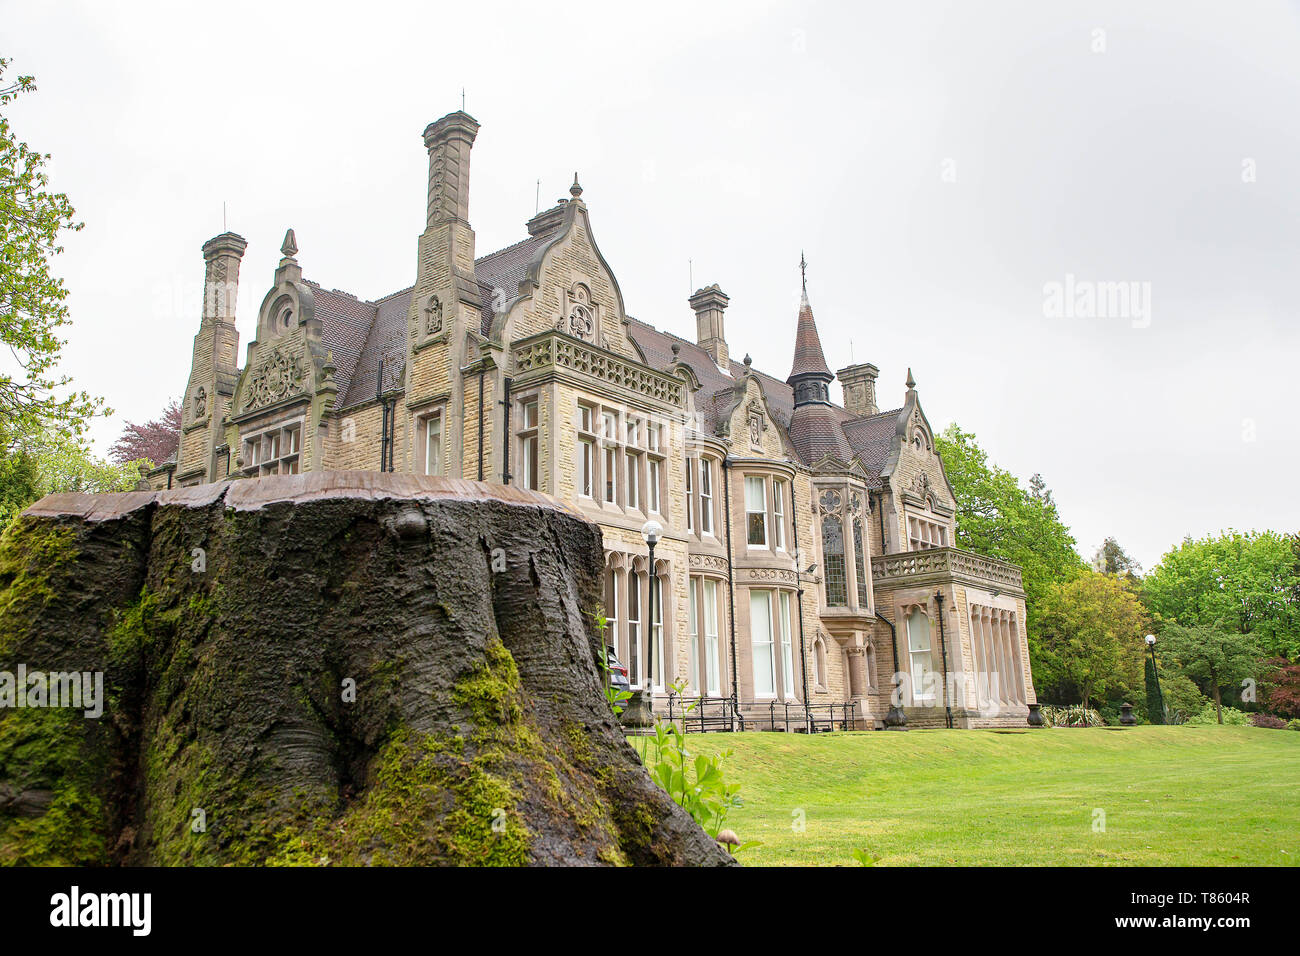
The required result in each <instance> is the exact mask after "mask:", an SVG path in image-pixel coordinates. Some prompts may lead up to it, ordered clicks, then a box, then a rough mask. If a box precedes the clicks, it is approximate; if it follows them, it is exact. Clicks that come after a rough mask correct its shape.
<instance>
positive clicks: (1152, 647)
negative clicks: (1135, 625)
mask: <svg viewBox="0 0 1300 956" xmlns="http://www.w3.org/2000/svg"><path fill="white" fill-rule="evenodd" d="M1146 642H1147V650H1148V651H1150V652H1151V674H1152V676H1153V677H1155V682H1156V701H1157V702H1158V703H1159V705H1160V716H1161V718H1162V719H1163V720H1164V722H1166V723H1168V721H1169V713H1168V711H1167V710H1165V694H1164V691H1162V690H1161V689H1160V665H1159V664H1158V663H1156V636H1155V635H1154V634H1148V635H1147V636H1146Z"/></svg>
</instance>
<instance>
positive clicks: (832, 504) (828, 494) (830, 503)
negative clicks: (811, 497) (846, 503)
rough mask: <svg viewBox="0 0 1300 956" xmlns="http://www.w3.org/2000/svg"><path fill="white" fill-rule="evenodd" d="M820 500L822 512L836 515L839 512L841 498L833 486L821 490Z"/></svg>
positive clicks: (841, 502)
mask: <svg viewBox="0 0 1300 956" xmlns="http://www.w3.org/2000/svg"><path fill="white" fill-rule="evenodd" d="M820 501H821V508H822V513H823V514H832V515H837V514H839V513H840V505H841V504H843V498H842V497H841V496H840V493H839V492H838V491H836V490H835V489H834V488H827V489H826V490H825V491H823V492H822V494H821V499H820Z"/></svg>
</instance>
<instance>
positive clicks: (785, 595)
mask: <svg viewBox="0 0 1300 956" xmlns="http://www.w3.org/2000/svg"><path fill="white" fill-rule="evenodd" d="M777 600H778V602H779V604H780V612H781V616H780V621H781V692H782V693H781V696H782V698H783V699H784V700H794V699H795V697H796V696H797V695H796V694H795V692H794V640H793V636H792V634H791V628H792V625H791V612H790V592H789V591H779V592H777Z"/></svg>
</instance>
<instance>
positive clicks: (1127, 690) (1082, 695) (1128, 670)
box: [1034, 571, 1150, 705]
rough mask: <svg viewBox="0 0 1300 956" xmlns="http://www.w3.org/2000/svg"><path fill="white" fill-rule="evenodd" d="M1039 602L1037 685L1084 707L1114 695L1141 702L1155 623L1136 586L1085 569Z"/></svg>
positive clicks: (1058, 584)
mask: <svg viewBox="0 0 1300 956" xmlns="http://www.w3.org/2000/svg"><path fill="white" fill-rule="evenodd" d="M1040 601H1041V607H1040V609H1039V615H1040V628H1041V631H1040V634H1039V653H1038V660H1037V661H1035V662H1034V667H1035V672H1034V680H1035V683H1037V684H1039V685H1040V686H1042V687H1045V688H1046V687H1051V688H1053V689H1055V690H1056V691H1057V693H1060V694H1063V695H1064V694H1073V695H1077V696H1078V699H1079V701H1080V702H1081V703H1083V704H1085V705H1086V704H1087V703H1088V702H1089V701H1092V700H1099V701H1100V700H1105V699H1107V698H1108V697H1110V696H1112V695H1114V694H1118V695H1119V696H1124V697H1128V698H1129V699H1131V700H1136V699H1140V697H1141V696H1142V695H1140V694H1139V689H1140V688H1141V687H1142V684H1143V675H1142V667H1143V653H1144V652H1145V650H1146V644H1145V642H1144V638H1145V637H1146V633H1147V629H1148V626H1149V624H1150V619H1149V618H1148V616H1147V613H1146V609H1145V608H1143V606H1142V603H1141V602H1140V601H1139V600H1138V599H1137V595H1136V594H1134V592H1133V591H1132V589H1131V588H1128V587H1125V586H1124V583H1123V582H1122V581H1121V580H1119V579H1118V578H1116V577H1113V576H1111V575H1107V574H1101V573H1099V572H1096V571H1084V572H1083V573H1081V574H1080V575H1078V576H1077V577H1074V578H1071V579H1070V580H1068V581H1063V582H1060V583H1056V584H1053V585H1051V586H1050V587H1049V588H1048V589H1047V591H1046V593H1045V594H1044V595H1043V596H1042V597H1041V598H1040Z"/></svg>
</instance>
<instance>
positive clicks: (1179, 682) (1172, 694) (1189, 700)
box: [1160, 673, 1210, 724]
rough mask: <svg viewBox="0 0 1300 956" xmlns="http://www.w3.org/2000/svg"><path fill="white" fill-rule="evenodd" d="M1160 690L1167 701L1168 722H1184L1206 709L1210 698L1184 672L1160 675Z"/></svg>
mask: <svg viewBox="0 0 1300 956" xmlns="http://www.w3.org/2000/svg"><path fill="white" fill-rule="evenodd" d="M1160 690H1161V692H1162V696H1163V697H1164V701H1165V711H1166V713H1167V715H1168V716H1167V717H1166V718H1165V719H1166V721H1167V722H1168V723H1171V724H1176V723H1182V722H1183V721H1184V720H1186V719H1187V718H1189V717H1194V716H1195V715H1197V714H1199V713H1200V712H1201V711H1202V710H1204V709H1205V705H1206V704H1208V703H1209V702H1210V699H1209V698H1208V697H1206V696H1205V695H1204V694H1202V693H1201V689H1200V688H1199V687H1197V686H1196V682H1195V681H1194V680H1192V679H1191V678H1190V677H1187V676H1186V675H1184V674H1165V673H1162V674H1161V675H1160Z"/></svg>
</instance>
